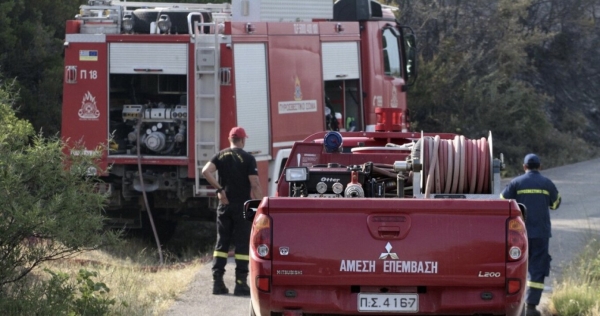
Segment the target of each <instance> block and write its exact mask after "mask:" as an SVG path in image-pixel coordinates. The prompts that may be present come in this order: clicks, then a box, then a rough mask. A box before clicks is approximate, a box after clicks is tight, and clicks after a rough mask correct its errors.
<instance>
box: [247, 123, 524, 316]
mask: <svg viewBox="0 0 600 316" xmlns="http://www.w3.org/2000/svg"><path fill="white" fill-rule="evenodd" d="M323 135H324V133H319V134H315V135H313V136H311V137H309V138H307V139H306V140H305V142H302V143H297V144H296V145H295V146H294V149H293V150H292V153H291V155H290V160H288V163H287V166H294V167H295V166H307V167H309V168H311V169H310V170H311V172H312V170H314V171H319V170H321V169H319V168H314V167H311V166H314V165H324V164H327V163H339V164H341V165H348V166H351V165H360V164H361V163H364V162H367V161H372V162H378V163H386V164H391V163H393V162H394V161H402V160H404V159H405V158H406V156H407V153H398V152H396V153H394V152H391V151H387V150H385V148H383V147H381V148H382V150H381V151H377V150H373V151H371V152H370V153H359V152H354V153H350V152H348V151H346V150H344V153H340V152H336V153H327V152H325V151H324V149H323V145H322V144H321V143H320V142H319V140H321V139H322V137H323ZM344 136H345V137H344V148H346V147H349V148H353V147H356V146H357V145H358V144H360V146H362V147H370V146H373V148H375V146H383V145H384V144H386V143H388V142H393V143H404V142H407V141H410V140H415V139H418V138H420V137H421V135H420V134H416V133H344ZM425 136H428V135H425ZM440 136H441V137H442V138H448V139H451V138H452V137H453V136H454V135H453V134H442V135H440ZM297 157H298V158H299V159H300V160H298V159H297ZM288 195H289V184H288V183H287V182H286V181H285V179H284V177H283V176H282V178H280V180H279V191H278V197H271V198H265V199H263V201H262V202H261V204H260V205H259V207H258V209H257V212H256V216H259V215H260V214H262V215H266V216H269V218H270V219H271V228H270V229H271V245H270V249H271V253H270V255H271V258H270V259H263V258H261V257H259V256H258V255H257V252H256V249H255V248H252V247H251V248H252V249H251V251H250V257H251V260H250V274H251V275H250V278H249V282H250V287H251V291H252V306H254V310H255V312H256V314H257V315H271V313H272V312H276V313H277V312H278V313H283V312H285V311H292V310H294V311H297V312H298V313H302V314H318V315H357V314H362V313H359V312H358V308H357V305H358V303H357V301H358V294H359V293H382V292H383V293H417V294H418V297H419V307H418V312H417V313H414V314H415V315H417V314H419V315H421V314H426V315H475V314H485V315H520V314H521V311H522V310H523V306H524V293H525V280H526V275H527V253H526V250H525V253H523V255H522V256H521V257H520V258H519V259H518V260H516V261H512V260H509V259H508V250H509V249H508V248H509V244H508V237H507V234H508V224H509V220H516V221H517V222H518V223H519V224H520V225H521V226H522V227H524V222H523V220H522V213H521V211H520V209H519V207H518V205H517V203H516V202H515V201H514V200H500V199H497V198H495V197H489V198H487V199H460V198H458V199H456V198H454V199H452V198H450V199H448V198H446V199H444V198H436V199H417V198H412V197H407V198H323V197H320V198H319V197H288ZM390 218H396V219H401V220H389V219H390ZM379 219H384V220H379ZM251 236H253V235H251ZM525 237H526V236H525ZM524 240H525V242H526V238H524ZM388 243H389V245H390V246H391V250H390V249H387V248H386V245H387V244H388ZM252 244H253V242H252V239H251V246H252ZM281 249H286V251H285V252H281ZM386 252H388V253H390V252H393V253H395V254H397V256H398V258H397V259H392V258H387V257H386V258H383V259H382V258H381V257H380V256H381V255H382V254H385V253H386ZM347 261H350V262H364V264H363V265H362V267H363V268H362V270H361V269H360V268H358V269H355V270H354V271H348V270H347V269H345V268H343V266H344V264H345V263H344V262H347ZM390 261H392V262H393V261H398V262H402V263H404V264H408V263H407V262H411V264H413V263H412V262H416V263H414V264H419V263H420V264H423V270H418V269H417V270H413V271H391V270H390V266H389V265H394V264H396V263H390ZM398 264H400V263H398ZM386 269H387V271H384V270H386ZM486 273H487V274H486ZM489 275H491V276H492V277H489ZM258 278H263V279H264V278H269V279H270V284H269V291H261V290H259V289H258V287H257V286H258V284H257V280H258ZM510 280H516V281H517V282H518V283H520V287H519V288H518V291H517V292H514V293H510V294H509V293H508V291H509V289H508V283H509V281H510ZM368 314H369V315H389V314H390V313H368ZM403 314H406V315H413V313H403Z"/></svg>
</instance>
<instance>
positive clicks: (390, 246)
mask: <svg viewBox="0 0 600 316" xmlns="http://www.w3.org/2000/svg"><path fill="white" fill-rule="evenodd" d="M385 250H387V252H382V253H381V255H380V256H379V259H381V260H385V259H387V257H388V256H389V257H390V258H392V259H396V260H398V255H397V254H396V253H395V252H390V251H392V245H391V244H390V243H389V242H388V243H387V245H385Z"/></svg>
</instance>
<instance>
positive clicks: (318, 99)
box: [62, 0, 416, 227]
mask: <svg viewBox="0 0 600 316" xmlns="http://www.w3.org/2000/svg"><path fill="white" fill-rule="evenodd" d="M364 20H370V23H366V24H359V21H364ZM64 47H65V75H64V94H63V102H64V103H63V109H62V137H63V138H64V139H66V140H68V141H69V142H70V143H71V144H74V143H75V142H80V143H82V144H84V149H77V150H71V154H74V155H86V154H93V153H97V151H101V152H100V154H101V161H100V162H101V163H100V166H101V168H102V169H103V170H105V171H103V172H102V178H103V180H104V185H103V186H102V189H103V190H106V192H109V193H110V197H111V198H110V203H109V205H107V207H106V211H107V214H108V215H109V217H110V218H111V219H112V220H111V224H112V225H114V226H127V227H139V226H140V224H141V221H140V218H141V217H142V215H143V214H144V213H145V211H146V210H147V208H151V209H152V214H154V216H155V217H156V219H157V220H162V221H163V222H165V223H174V221H176V220H177V219H181V218H189V219H202V218H212V217H213V216H214V212H213V210H214V208H215V207H216V203H217V199H216V198H215V194H214V188H212V187H210V186H209V185H208V183H207V182H206V181H205V179H203V177H202V174H201V168H202V167H203V166H204V164H205V163H206V162H207V161H208V160H209V159H210V158H211V156H212V155H213V154H214V153H216V152H218V151H219V150H220V149H222V148H225V147H227V146H228V142H227V136H226V135H227V132H228V131H229V130H230V129H231V127H233V126H243V127H244V128H245V130H246V131H247V133H248V135H249V138H248V140H247V143H246V148H245V149H246V150H247V151H249V152H251V153H253V154H254V155H255V157H256V159H257V162H258V168H259V173H260V179H261V182H262V186H263V188H268V189H267V192H269V194H270V195H273V194H274V193H275V190H276V181H277V179H278V177H279V174H280V172H281V169H282V166H283V164H284V163H285V160H286V159H287V157H288V156H289V153H290V149H291V147H292V145H293V144H294V142H296V141H301V140H303V139H304V138H305V137H306V136H308V135H310V134H312V133H314V132H317V131H323V130H326V129H334V130H337V129H339V130H341V131H344V130H348V131H374V130H375V129H376V127H377V124H378V123H377V117H378V114H377V112H385V111H386V110H389V109H394V113H396V114H394V115H393V116H391V117H390V120H389V121H388V122H379V124H384V125H385V124H387V125H389V126H392V127H393V128H394V129H395V130H398V131H402V130H406V129H407V128H408V126H407V125H408V123H407V108H406V88H407V86H408V85H409V84H410V82H411V81H412V80H413V79H414V78H415V76H416V71H415V70H416V69H415V63H414V60H413V58H411V56H414V54H411V53H410V52H411V51H412V48H413V47H414V35H413V34H412V31H411V30H410V28H408V27H400V26H398V25H397V23H396V21H395V18H394V16H393V14H392V13H391V11H390V10H384V9H383V8H382V5H380V4H378V3H377V2H373V1H368V0H342V1H339V2H338V3H337V4H336V5H335V6H333V5H332V2H331V0H303V1H297V0H278V1H267V0H256V1H248V0H234V1H233V2H232V3H231V4H186V3H144V2H121V1H110V0H90V1H89V3H88V4H87V5H82V6H81V7H80V12H79V14H77V15H76V16H75V18H74V19H73V20H69V21H67V23H66V38H65V42H64ZM403 51H408V53H407V54H402V53H401V52H403ZM142 192H145V193H146V194H147V197H148V198H147V199H146V200H148V203H143V202H144V199H143V194H142ZM146 204H148V205H146Z"/></svg>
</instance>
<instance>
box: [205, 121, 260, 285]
mask: <svg viewBox="0 0 600 316" xmlns="http://www.w3.org/2000/svg"><path fill="white" fill-rule="evenodd" d="M246 137H248V136H247V135H246V131H245V130H244V129H243V128H241V127H234V128H232V129H231V131H230V132H229V143H230V147H229V148H227V149H224V150H222V151H220V152H219V153H217V154H216V155H215V156H213V157H212V159H211V160H210V161H209V162H208V163H206V165H205V166H204V168H202V174H203V175H204V177H205V178H206V180H207V181H208V183H210V185H212V186H213V187H215V188H217V191H216V193H217V196H218V198H219V206H218V208H217V244H216V246H215V251H214V253H213V266H212V273H213V294H227V293H229V289H227V287H226V286H225V283H224V282H223V274H225V265H226V264H227V257H228V252H229V245H230V243H231V242H232V241H233V245H234V246H235V265H236V267H235V289H234V290H233V294H234V295H237V296H248V295H250V288H249V287H248V284H247V283H246V279H247V277H248V261H249V256H248V251H249V249H248V248H249V238H250V230H251V227H252V226H251V225H252V223H251V222H249V221H247V220H245V219H244V216H243V208H244V202H246V201H247V200H250V197H251V195H252V197H254V198H255V199H262V197H263V195H262V190H261V187H260V182H259V179H258V170H257V168H256V159H254V156H252V155H251V154H249V153H247V152H246V151H244V150H243V148H244V145H245V144H246ZM215 171H218V172H219V181H217V180H216V178H215V176H214V173H215Z"/></svg>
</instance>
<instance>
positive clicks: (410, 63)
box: [400, 26, 418, 86]
mask: <svg viewBox="0 0 600 316" xmlns="http://www.w3.org/2000/svg"><path fill="white" fill-rule="evenodd" d="M400 31H401V34H402V39H403V41H402V50H403V54H404V71H405V73H406V85H407V86H411V85H413V84H414V83H415V82H416V80H417V59H418V56H417V36H416V35H415V32H414V31H413V29H412V28H411V27H409V26H400Z"/></svg>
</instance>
